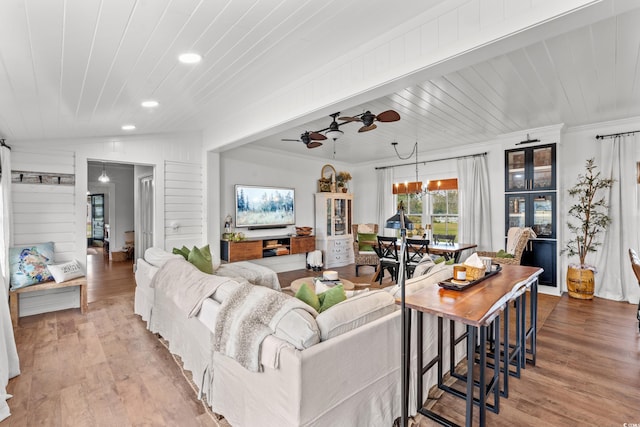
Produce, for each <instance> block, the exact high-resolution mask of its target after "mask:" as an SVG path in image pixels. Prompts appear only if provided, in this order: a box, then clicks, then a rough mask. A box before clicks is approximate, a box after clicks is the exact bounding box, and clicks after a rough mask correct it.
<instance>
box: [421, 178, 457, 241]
mask: <svg viewBox="0 0 640 427" xmlns="http://www.w3.org/2000/svg"><path fill="white" fill-rule="evenodd" d="M428 188H429V191H431V196H430V197H431V212H429V216H430V218H431V221H430V222H431V232H432V233H433V234H434V235H436V234H441V235H442V234H446V235H453V236H455V238H454V241H455V242H457V241H458V180H457V179H443V180H438V181H431V182H429V186H428Z"/></svg>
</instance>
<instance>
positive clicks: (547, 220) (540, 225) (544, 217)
mask: <svg viewBox="0 0 640 427" xmlns="http://www.w3.org/2000/svg"><path fill="white" fill-rule="evenodd" d="M554 199H555V194H549V193H544V194H532V195H531V200H532V202H531V205H532V214H533V218H532V221H531V228H532V229H533V231H534V232H535V233H536V234H537V235H538V237H555V224H554V223H553V218H554V205H555V203H554Z"/></svg>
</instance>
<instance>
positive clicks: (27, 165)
mask: <svg viewBox="0 0 640 427" xmlns="http://www.w3.org/2000/svg"><path fill="white" fill-rule="evenodd" d="M11 163H12V164H11V168H12V170H21V171H33V172H42V173H65V174H73V173H75V166H74V165H75V156H74V153H73V151H60V150H55V151H53V150H51V151H47V150H46V149H45V150H42V149H38V150H33V151H30V150H21V149H19V148H16V147H14V149H13V150H12V153H11ZM11 197H12V198H13V229H12V234H13V241H12V242H13V243H12V246H22V245H28V244H32V243H42V242H54V248H55V260H54V261H55V263H62V262H65V261H70V260H72V259H73V258H74V254H75V253H76V249H77V248H76V244H75V226H76V224H75V209H76V206H75V186H72V185H47V184H20V183H14V184H12V185H11ZM43 295H46V296H45V297H43ZM79 306H80V292H79V289H78V288H77V287H72V288H62V289H52V290H48V291H37V292H29V293H25V294H21V295H20V316H29V315H31V314H37V313H43V312H46V311H51V310H62V309H65V308H73V307H79Z"/></svg>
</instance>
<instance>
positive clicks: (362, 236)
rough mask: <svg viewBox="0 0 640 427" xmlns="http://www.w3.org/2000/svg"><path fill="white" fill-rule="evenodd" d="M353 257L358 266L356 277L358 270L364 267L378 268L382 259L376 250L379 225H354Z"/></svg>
mask: <svg viewBox="0 0 640 427" xmlns="http://www.w3.org/2000/svg"><path fill="white" fill-rule="evenodd" d="M351 229H352V232H353V255H354V260H355V264H356V277H358V269H359V268H360V267H362V266H367V265H368V266H370V267H373V268H377V267H378V263H379V262H380V258H379V257H378V254H377V253H376V252H375V250H374V248H373V247H374V246H375V245H376V244H377V243H378V242H377V234H378V224H353V225H352V226H351Z"/></svg>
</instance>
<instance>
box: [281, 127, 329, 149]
mask: <svg viewBox="0 0 640 427" xmlns="http://www.w3.org/2000/svg"><path fill="white" fill-rule="evenodd" d="M325 139H327V137H326V136H324V135H323V134H321V133H319V132H309V131H306V132H304V133H302V134H301V135H300V139H283V141H294V142H302V143H303V144H304V145H306V146H307V148H316V147H320V146H321V145H322V142H320V141H324V140H325Z"/></svg>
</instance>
